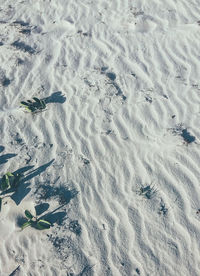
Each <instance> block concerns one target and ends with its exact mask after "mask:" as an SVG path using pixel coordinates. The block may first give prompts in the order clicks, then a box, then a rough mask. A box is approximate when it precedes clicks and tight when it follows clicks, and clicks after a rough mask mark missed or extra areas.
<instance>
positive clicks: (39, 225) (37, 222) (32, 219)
mask: <svg viewBox="0 0 200 276" xmlns="http://www.w3.org/2000/svg"><path fill="white" fill-rule="evenodd" d="M25 216H26V218H27V221H26V222H25V223H24V224H23V225H22V226H21V229H22V230H23V229H24V228H26V227H28V226H32V227H34V228H36V229H39V230H44V229H49V228H50V227H51V223H50V222H49V221H47V220H43V219H40V218H37V217H36V216H33V215H32V214H31V212H29V211H28V210H25Z"/></svg>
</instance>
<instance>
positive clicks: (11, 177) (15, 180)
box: [0, 172, 21, 211]
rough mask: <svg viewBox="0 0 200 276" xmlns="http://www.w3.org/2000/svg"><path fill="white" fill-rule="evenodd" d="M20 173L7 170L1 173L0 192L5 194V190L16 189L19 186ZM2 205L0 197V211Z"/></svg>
mask: <svg viewBox="0 0 200 276" xmlns="http://www.w3.org/2000/svg"><path fill="white" fill-rule="evenodd" d="M20 178H21V175H20V174H13V173H11V172H7V173H6V174H4V175H3V177H2V179H1V181H0V190H1V194H5V192H9V191H10V192H11V191H12V190H15V189H17V187H18V186H19V182H20ZM1 206H2V198H0V211H1Z"/></svg>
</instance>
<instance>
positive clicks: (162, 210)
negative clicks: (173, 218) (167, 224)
mask: <svg viewBox="0 0 200 276" xmlns="http://www.w3.org/2000/svg"><path fill="white" fill-rule="evenodd" d="M167 213H168V208H167V207H166V205H165V203H164V202H163V201H161V202H160V209H159V211H158V214H159V215H164V216H166V215H167Z"/></svg>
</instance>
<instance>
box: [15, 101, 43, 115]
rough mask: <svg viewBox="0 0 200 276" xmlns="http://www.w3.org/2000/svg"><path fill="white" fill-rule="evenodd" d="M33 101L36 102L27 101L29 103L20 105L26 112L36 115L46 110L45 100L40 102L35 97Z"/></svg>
mask: <svg viewBox="0 0 200 276" xmlns="http://www.w3.org/2000/svg"><path fill="white" fill-rule="evenodd" d="M33 100H34V101H31V100H27V102H24V101H22V102H21V103H20V104H21V106H23V107H24V108H25V110H26V111H28V112H31V113H36V112H39V111H41V110H43V109H45V108H46V103H45V101H44V100H40V99H38V98H36V97H34V98H33Z"/></svg>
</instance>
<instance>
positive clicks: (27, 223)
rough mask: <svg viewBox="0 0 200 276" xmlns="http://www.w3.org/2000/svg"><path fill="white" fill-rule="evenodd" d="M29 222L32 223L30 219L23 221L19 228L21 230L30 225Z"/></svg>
mask: <svg viewBox="0 0 200 276" xmlns="http://www.w3.org/2000/svg"><path fill="white" fill-rule="evenodd" d="M31 224H32V222H31V221H27V222H25V223H24V224H23V225H22V226H21V229H22V230H23V229H24V228H26V227H28V226H30V225H31Z"/></svg>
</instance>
